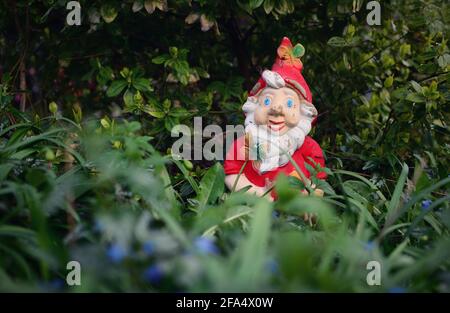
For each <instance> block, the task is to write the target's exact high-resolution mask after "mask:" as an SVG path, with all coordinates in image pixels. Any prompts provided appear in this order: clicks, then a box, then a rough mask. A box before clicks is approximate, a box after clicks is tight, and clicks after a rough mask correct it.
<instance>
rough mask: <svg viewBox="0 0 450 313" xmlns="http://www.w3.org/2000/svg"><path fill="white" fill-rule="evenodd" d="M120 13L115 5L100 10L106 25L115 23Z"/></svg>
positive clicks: (103, 6)
mask: <svg viewBox="0 0 450 313" xmlns="http://www.w3.org/2000/svg"><path fill="white" fill-rule="evenodd" d="M118 13H119V12H118V11H117V9H116V8H115V7H114V6H113V5H109V4H105V5H102V7H101V8H100V15H101V16H102V18H103V20H104V21H105V22H106V23H111V22H113V21H114V20H115V19H116V17H117V14H118Z"/></svg>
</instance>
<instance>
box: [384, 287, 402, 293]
mask: <svg viewBox="0 0 450 313" xmlns="http://www.w3.org/2000/svg"><path fill="white" fill-rule="evenodd" d="M388 292H389V293H405V292H406V288H403V287H399V286H395V287H392V288H389V289H388Z"/></svg>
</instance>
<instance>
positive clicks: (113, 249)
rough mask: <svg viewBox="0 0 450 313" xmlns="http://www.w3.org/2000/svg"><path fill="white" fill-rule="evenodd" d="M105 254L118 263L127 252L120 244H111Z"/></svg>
mask: <svg viewBox="0 0 450 313" xmlns="http://www.w3.org/2000/svg"><path fill="white" fill-rule="evenodd" d="M106 255H107V256H108V258H109V259H110V260H111V261H112V262H113V263H120V262H122V260H123V259H124V258H125V257H126V256H127V252H126V251H125V249H124V248H123V247H122V246H121V245H119V244H112V245H110V246H109V247H108V250H107V251H106Z"/></svg>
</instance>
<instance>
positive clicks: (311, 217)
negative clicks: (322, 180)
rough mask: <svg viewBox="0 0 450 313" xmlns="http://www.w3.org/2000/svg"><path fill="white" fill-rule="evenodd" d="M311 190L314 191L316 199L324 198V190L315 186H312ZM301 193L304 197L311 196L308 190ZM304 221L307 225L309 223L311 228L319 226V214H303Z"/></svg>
mask: <svg viewBox="0 0 450 313" xmlns="http://www.w3.org/2000/svg"><path fill="white" fill-rule="evenodd" d="M311 188H313V189H314V191H313V194H314V195H315V196H316V197H323V195H324V191H323V190H322V189H320V188H316V185H315V184H311ZM301 193H302V194H304V195H309V192H308V191H307V190H306V189H303V190H302V191H301ZM303 220H304V221H305V223H308V224H309V225H310V226H313V225H316V224H317V214H316V213H309V212H305V213H303Z"/></svg>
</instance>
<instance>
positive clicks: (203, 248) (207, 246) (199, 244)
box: [194, 237, 219, 254]
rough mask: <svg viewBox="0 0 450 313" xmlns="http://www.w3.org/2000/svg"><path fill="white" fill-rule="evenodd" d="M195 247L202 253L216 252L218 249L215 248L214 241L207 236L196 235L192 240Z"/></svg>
mask: <svg viewBox="0 0 450 313" xmlns="http://www.w3.org/2000/svg"><path fill="white" fill-rule="evenodd" d="M194 246H195V248H196V249H197V250H198V251H199V252H201V253H204V254H218V253H219V249H218V248H217V246H216V244H215V243H214V241H212V239H211V238H207V237H198V238H196V239H195V241H194Z"/></svg>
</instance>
